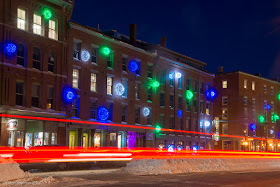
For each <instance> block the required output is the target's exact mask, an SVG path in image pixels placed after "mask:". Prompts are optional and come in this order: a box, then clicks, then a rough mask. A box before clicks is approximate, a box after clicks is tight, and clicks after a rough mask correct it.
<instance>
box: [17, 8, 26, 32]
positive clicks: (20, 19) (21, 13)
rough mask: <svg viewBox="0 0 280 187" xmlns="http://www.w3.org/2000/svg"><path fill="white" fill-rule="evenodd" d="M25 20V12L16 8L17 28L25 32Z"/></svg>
mask: <svg viewBox="0 0 280 187" xmlns="http://www.w3.org/2000/svg"><path fill="white" fill-rule="evenodd" d="M25 20H26V18H25V10H22V9H20V8H18V18H17V27H18V28H19V29H22V30H25Z"/></svg>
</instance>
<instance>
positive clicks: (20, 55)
mask: <svg viewBox="0 0 280 187" xmlns="http://www.w3.org/2000/svg"><path fill="white" fill-rule="evenodd" d="M25 54H26V53H25V47H24V45H23V44H18V46H17V64H18V65H21V66H25Z"/></svg>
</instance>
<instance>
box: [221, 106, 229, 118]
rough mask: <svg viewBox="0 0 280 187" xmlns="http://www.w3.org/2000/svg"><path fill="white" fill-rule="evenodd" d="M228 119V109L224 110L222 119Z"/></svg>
mask: <svg viewBox="0 0 280 187" xmlns="http://www.w3.org/2000/svg"><path fill="white" fill-rule="evenodd" d="M227 117H228V110H227V108H224V109H223V110H222V118H227Z"/></svg>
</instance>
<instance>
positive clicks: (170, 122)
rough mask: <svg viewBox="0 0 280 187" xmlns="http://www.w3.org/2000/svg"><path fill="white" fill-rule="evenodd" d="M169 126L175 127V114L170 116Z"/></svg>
mask: <svg viewBox="0 0 280 187" xmlns="http://www.w3.org/2000/svg"><path fill="white" fill-rule="evenodd" d="M169 128H170V129H175V125H174V116H170V118H169Z"/></svg>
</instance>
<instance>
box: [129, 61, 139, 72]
mask: <svg viewBox="0 0 280 187" xmlns="http://www.w3.org/2000/svg"><path fill="white" fill-rule="evenodd" d="M128 68H129V70H130V71H131V72H133V73H134V72H135V71H136V70H137V69H138V64H137V62H135V61H130V62H129V65H128Z"/></svg>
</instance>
